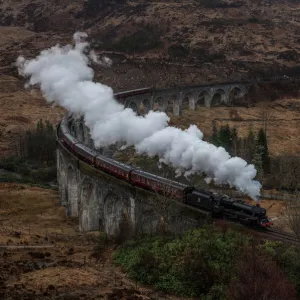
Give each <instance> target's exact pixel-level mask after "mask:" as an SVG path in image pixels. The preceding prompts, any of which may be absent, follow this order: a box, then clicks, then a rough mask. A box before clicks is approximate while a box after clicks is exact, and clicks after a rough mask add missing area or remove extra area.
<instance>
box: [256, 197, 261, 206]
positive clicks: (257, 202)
mask: <svg viewBox="0 0 300 300" xmlns="http://www.w3.org/2000/svg"><path fill="white" fill-rule="evenodd" d="M256 207H260V199H259V197H257V201H256Z"/></svg>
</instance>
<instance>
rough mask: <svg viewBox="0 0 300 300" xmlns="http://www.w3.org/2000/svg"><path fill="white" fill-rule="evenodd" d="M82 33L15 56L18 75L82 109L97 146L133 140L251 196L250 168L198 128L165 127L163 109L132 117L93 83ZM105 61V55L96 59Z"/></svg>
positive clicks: (254, 186)
mask: <svg viewBox="0 0 300 300" xmlns="http://www.w3.org/2000/svg"><path fill="white" fill-rule="evenodd" d="M86 37H87V35H86V34H85V33H75V34H74V36H73V38H74V40H75V46H74V47H73V46H71V45H67V46H64V47H61V46H59V45H56V46H54V47H52V48H50V49H47V50H44V51H42V52H41V53H40V55H39V56H37V57H36V58H35V59H32V60H25V58H24V57H18V59H17V66H18V69H19V74H21V75H23V76H25V77H29V81H28V83H27V86H29V85H36V84H38V85H40V88H41V90H42V92H43V95H44V97H45V98H46V99H47V101H48V102H56V103H58V104H59V105H61V106H63V107H65V108H66V109H67V110H69V111H71V112H73V113H76V114H82V115H83V116H84V119H85V123H86V125H87V126H88V127H89V128H90V133H91V137H92V139H93V140H94V142H95V145H96V146H97V147H99V146H108V145H111V144H114V143H116V142H118V141H122V142H125V143H126V145H127V146H130V145H134V146H135V148H136V150H137V152H138V153H145V154H147V155H149V156H155V155H158V156H159V157H160V160H161V161H162V162H165V163H167V164H170V165H172V166H173V167H175V168H177V172H179V173H182V172H184V174H185V175H191V174H195V173H202V172H204V173H205V174H207V176H208V178H207V180H214V181H215V182H216V183H217V184H229V185H230V186H232V187H236V188H237V189H238V190H240V191H241V192H243V193H245V194H248V195H249V196H250V197H251V198H253V199H255V198H256V197H257V196H259V194H260V188H261V185H260V183H259V182H257V181H254V180H253V179H254V177H255V176H256V169H255V167H254V166H253V165H247V163H246V161H244V160H243V159H241V158H239V157H231V156H230V155H229V154H228V153H227V152H226V151H225V149H224V148H222V147H216V146H214V145H212V144H209V143H207V142H205V141H203V140H202V138H203V134H202V132H201V131H200V130H199V129H198V128H197V127H196V126H195V125H191V126H190V127H189V128H188V129H187V130H181V129H178V128H175V127H170V126H168V121H169V117H168V116H167V115H166V114H165V113H163V112H153V111H150V112H149V113H148V114H147V115H146V116H144V117H142V116H137V115H136V113H135V112H134V111H133V110H132V109H130V108H126V109H124V106H123V105H121V104H119V103H118V102H117V101H116V100H115V99H114V97H113V90H112V89H111V88H110V87H108V86H106V85H103V84H101V83H95V82H93V81H92V80H93V77H94V72H93V70H92V68H90V67H89V63H90V59H92V60H93V61H96V62H97V61H99V59H98V58H97V56H96V55H95V53H94V52H90V53H89V54H87V48H88V46H89V44H88V43H87V42H85V41H84V39H85V38H86ZM103 61H104V62H106V63H108V64H110V63H111V61H110V60H109V59H107V58H106V59H104V60H102V62H103Z"/></svg>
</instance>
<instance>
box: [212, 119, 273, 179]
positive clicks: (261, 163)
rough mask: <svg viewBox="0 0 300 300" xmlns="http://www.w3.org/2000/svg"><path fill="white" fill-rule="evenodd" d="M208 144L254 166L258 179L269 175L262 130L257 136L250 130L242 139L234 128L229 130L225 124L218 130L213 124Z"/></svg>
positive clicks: (265, 139)
mask: <svg viewBox="0 0 300 300" xmlns="http://www.w3.org/2000/svg"><path fill="white" fill-rule="evenodd" d="M210 142H211V143H212V144H214V145H216V146H221V147H223V148H225V149H226V151H228V153H229V154H230V155H231V156H239V157H241V158H243V159H244V160H246V161H247V162H248V163H252V164H254V165H255V167H256V169H257V172H258V174H257V177H258V178H260V179H262V178H263V177H264V176H266V175H268V174H270V156H269V149H268V141H267V136H266V133H265V131H264V129H263V128H261V129H260V130H259V131H258V133H257V134H255V133H254V131H253V130H252V128H251V129H250V130H249V133H248V136H247V137H245V138H242V137H239V136H238V132H237V129H236V128H235V127H233V128H230V127H229V125H228V124H227V125H222V126H221V127H220V128H219V129H218V128H217V127H216V124H214V126H213V132H212V136H211V138H210Z"/></svg>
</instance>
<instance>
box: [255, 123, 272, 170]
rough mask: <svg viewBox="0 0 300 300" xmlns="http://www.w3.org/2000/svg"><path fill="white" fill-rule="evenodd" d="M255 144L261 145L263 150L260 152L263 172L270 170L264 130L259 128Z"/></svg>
mask: <svg viewBox="0 0 300 300" xmlns="http://www.w3.org/2000/svg"><path fill="white" fill-rule="evenodd" d="M257 146H261V147H262V149H263V151H262V153H261V160H262V168H263V171H264V173H265V174H268V173H269V172H270V156H269V150H268V142H267V137H266V134H265V131H264V130H263V128H261V129H260V130H259V132H258V135H257Z"/></svg>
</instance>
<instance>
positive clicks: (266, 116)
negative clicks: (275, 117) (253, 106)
mask: <svg viewBox="0 0 300 300" xmlns="http://www.w3.org/2000/svg"><path fill="white" fill-rule="evenodd" d="M260 118H261V120H262V123H263V129H264V132H265V134H266V136H267V130H268V125H269V122H270V120H271V118H272V111H271V109H270V105H269V103H268V102H263V103H262V108H261V112H260Z"/></svg>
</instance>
